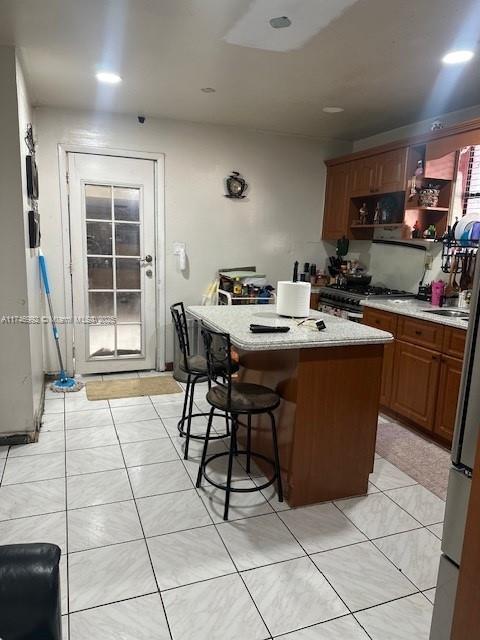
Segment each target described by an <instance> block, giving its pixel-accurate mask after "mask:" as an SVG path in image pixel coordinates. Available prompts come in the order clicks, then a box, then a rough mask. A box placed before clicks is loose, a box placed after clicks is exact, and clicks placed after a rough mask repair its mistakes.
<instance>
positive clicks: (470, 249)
mask: <svg viewBox="0 0 480 640" xmlns="http://www.w3.org/2000/svg"><path fill="white" fill-rule="evenodd" d="M478 242H479V241H478V240H454V239H452V238H446V239H443V240H442V271H443V273H450V271H451V268H452V260H453V258H454V257H456V258H457V268H456V272H457V273H461V272H462V267H461V265H462V263H463V259H464V258H467V257H468V256H470V255H472V256H473V259H474V260H475V259H476V255H477V249H478Z"/></svg>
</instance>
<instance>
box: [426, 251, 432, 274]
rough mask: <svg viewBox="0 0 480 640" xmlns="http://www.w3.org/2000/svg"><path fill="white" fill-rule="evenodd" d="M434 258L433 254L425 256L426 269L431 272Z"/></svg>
mask: <svg viewBox="0 0 480 640" xmlns="http://www.w3.org/2000/svg"><path fill="white" fill-rule="evenodd" d="M432 262H433V256H432V254H431V253H426V254H425V269H427V270H429V269H431V268H432Z"/></svg>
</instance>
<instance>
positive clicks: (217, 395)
mask: <svg viewBox="0 0 480 640" xmlns="http://www.w3.org/2000/svg"><path fill="white" fill-rule="evenodd" d="M202 336H203V340H204V343H205V350H206V354H207V365H208V375H209V379H210V383H214V384H215V386H211V387H210V389H209V391H208V393H207V401H208V403H209V404H210V406H211V409H210V415H209V418H208V426H207V433H206V436H205V443H204V445H203V453H202V460H201V462H200V467H199V469H198V475H197V483H196V486H197V487H200V486H201V483H202V477H203V478H205V480H207V482H209V483H210V484H211V485H213V486H214V487H217V488H218V489H222V490H223V491H225V509H224V512H223V519H224V520H228V508H229V505H230V494H231V493H250V492H252V491H260V490H262V489H265V488H266V487H269V486H270V485H271V484H273V483H274V482H275V480H276V481H277V493H278V499H279V501H280V502H283V489H282V477H281V473H280V460H279V455H278V443H277V428H276V424H275V416H274V415H273V411H274V410H275V409H276V408H277V407H278V406H279V404H280V396H279V395H278V394H276V393H275V392H274V391H272V389H269V388H268V387H264V386H262V385H259V384H250V383H247V382H232V364H233V363H232V352H231V342H230V335H229V334H228V333H219V332H216V331H212V330H211V329H208V328H207V327H203V328H202ZM220 369H222V370H223V371H225V375H224V376H223V381H222V382H219V380H218V378H219V376H218V373H217V372H218V371H219V370H220ZM215 409H218V410H221V411H225V412H227V414H228V415H230V416H231V435H230V447H229V450H228V451H225V452H222V453H217V454H215V455H212V456H209V457H208V458H207V450H208V441H209V435H210V429H211V427H212V421H213V416H214V415H215ZM261 413H267V414H268V415H269V416H270V422H271V426H272V441H273V454H274V459H273V460H271V459H270V458H267V457H266V456H264V455H263V454H260V453H256V452H255V451H252V449H251V437H252V433H251V432H252V415H258V414H261ZM242 415H246V416H247V448H246V449H245V450H239V449H238V447H237V430H238V426H239V420H238V419H239V416H242ZM227 435H228V434H225V435H224V436H222V437H227ZM237 455H246V457H247V461H246V469H247V472H249V471H250V461H251V458H252V457H253V458H261V459H262V460H264V461H266V462H268V463H269V464H270V465H271V466H272V467H273V470H274V474H273V477H272V478H271V479H270V480H268V482H265V483H264V484H262V485H257V486H255V487H250V488H240V489H239V488H236V487H232V466H233V458H234V456H237ZM223 456H228V468H227V479H226V483H225V484H221V483H218V482H215V481H214V480H212V479H211V478H210V477H209V475H208V473H207V466H208V464H209V463H211V462H212V461H213V460H216V459H217V458H221V457H223Z"/></svg>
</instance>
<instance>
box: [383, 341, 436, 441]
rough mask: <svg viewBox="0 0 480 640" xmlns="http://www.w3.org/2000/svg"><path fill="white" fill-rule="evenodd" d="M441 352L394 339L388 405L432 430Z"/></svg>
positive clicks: (424, 427)
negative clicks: (393, 359) (393, 356)
mask: <svg viewBox="0 0 480 640" xmlns="http://www.w3.org/2000/svg"><path fill="white" fill-rule="evenodd" d="M440 357H441V356H440V354H439V353H437V352H436V351H431V350H430V349H423V348H422V347H418V346H417V345H414V344H409V343H407V342H402V341H401V340H397V341H396V343H395V362H394V372H395V374H394V376H393V388H392V401H391V405H390V406H391V408H392V409H393V410H394V411H396V412H397V413H399V414H400V415H402V416H404V417H405V418H408V419H409V420H413V422H415V423H416V424H418V425H419V426H420V427H422V428H423V429H428V430H429V431H433V428H434V421H435V405H436V400H437V390H438V379H439V372H440Z"/></svg>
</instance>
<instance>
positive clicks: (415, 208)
mask: <svg viewBox="0 0 480 640" xmlns="http://www.w3.org/2000/svg"><path fill="white" fill-rule="evenodd" d="M405 210H406V211H437V212H445V211H449V208H448V207H406V209H405Z"/></svg>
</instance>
